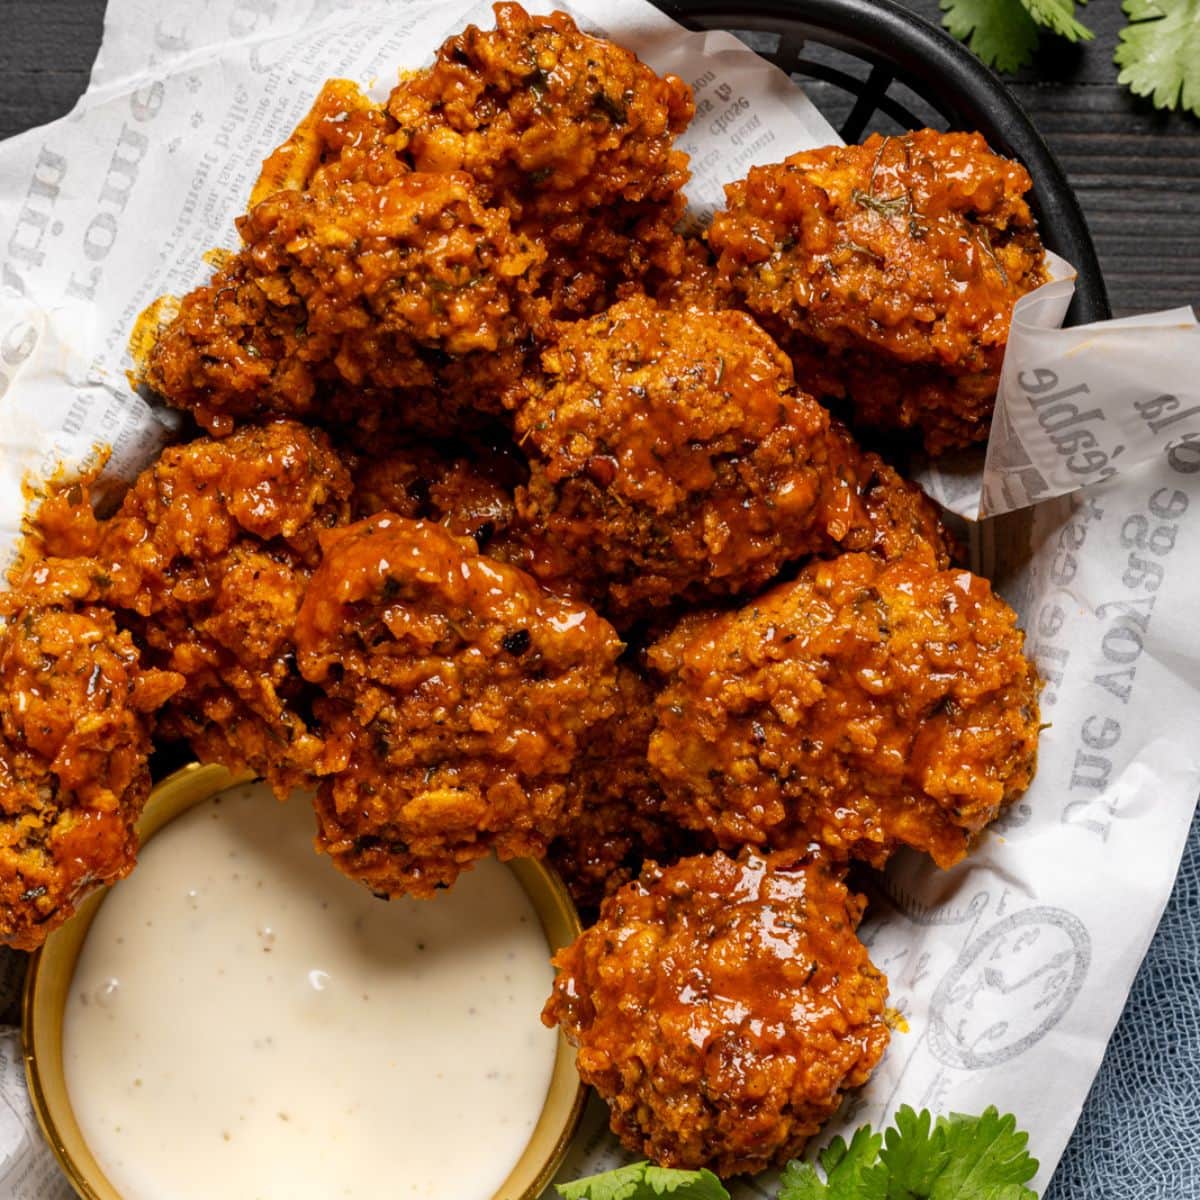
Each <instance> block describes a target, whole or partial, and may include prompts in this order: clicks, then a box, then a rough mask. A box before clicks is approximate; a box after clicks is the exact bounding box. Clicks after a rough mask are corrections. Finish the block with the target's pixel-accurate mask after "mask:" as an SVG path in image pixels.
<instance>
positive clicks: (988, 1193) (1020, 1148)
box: [558, 1105, 1038, 1200]
mask: <svg viewBox="0 0 1200 1200" xmlns="http://www.w3.org/2000/svg"><path fill="white" fill-rule="evenodd" d="M1028 1144H1029V1135H1028V1134H1025V1133H1022V1132H1021V1131H1020V1130H1018V1129H1017V1120H1016V1118H1015V1117H1013V1116H1001V1115H1000V1113H999V1112H998V1111H997V1110H996V1109H995V1108H989V1109H988V1110H987V1111H986V1112H984V1113H983V1114H982V1115H981V1116H978V1117H967V1116H962V1115H961V1114H957V1113H956V1114H954V1115H952V1116H949V1117H938V1118H936V1119H934V1117H933V1116H932V1115H931V1114H930V1113H928V1112H920V1113H918V1112H914V1111H913V1109H911V1108H909V1107H908V1106H907V1105H905V1106H904V1107H903V1108H901V1109H900V1110H899V1111H898V1112H897V1113H896V1118H895V1124H893V1125H892V1126H891V1127H890V1128H889V1129H887V1130H886V1131H885V1132H884V1133H882V1134H879V1133H875V1132H873V1131H872V1129H871V1127H870V1126H869V1125H864V1126H862V1128H860V1129H859V1130H858V1131H857V1132H856V1133H855V1134H854V1136H853V1137H852V1138H851V1139H850V1141H849V1143H847V1142H846V1141H845V1140H844V1139H842V1138H840V1137H838V1138H834V1139H833V1141H832V1142H830V1143H829V1145H828V1146H827V1147H826V1148H825V1149H824V1150H822V1151H821V1153H820V1155H818V1163H819V1168H818V1167H817V1166H813V1165H812V1164H811V1163H807V1162H801V1161H799V1160H798V1159H794V1160H793V1161H792V1162H790V1163H788V1165H787V1167H786V1168H784V1171H783V1174H782V1175H781V1177H780V1180H779V1191H778V1193H777V1195H776V1200H1037V1194H1036V1193H1035V1192H1034V1191H1032V1190H1031V1189H1030V1188H1028V1187H1026V1186H1025V1185H1026V1184H1027V1183H1028V1182H1029V1180H1031V1179H1032V1178H1033V1177H1034V1175H1036V1174H1037V1169H1038V1164H1037V1161H1036V1160H1035V1159H1033V1158H1031V1157H1030V1155H1029V1151H1028ZM558 1194H559V1195H560V1196H561V1197H562V1198H563V1200H659V1197H663V1196H666V1197H670V1200H729V1193H728V1192H727V1191H726V1190H725V1187H724V1186H723V1185H722V1183H721V1182H720V1180H719V1179H717V1177H716V1176H715V1175H713V1174H712V1173H711V1172H710V1171H670V1170H666V1169H665V1168H663V1167H655V1166H653V1165H651V1164H650V1163H644V1162H640V1163H632V1164H631V1165H630V1166H627V1167H619V1168H617V1170H615V1171H605V1172H603V1174H600V1175H591V1176H588V1178H586V1179H578V1180H576V1181H575V1182H574V1183H561V1184H559V1185H558Z"/></svg>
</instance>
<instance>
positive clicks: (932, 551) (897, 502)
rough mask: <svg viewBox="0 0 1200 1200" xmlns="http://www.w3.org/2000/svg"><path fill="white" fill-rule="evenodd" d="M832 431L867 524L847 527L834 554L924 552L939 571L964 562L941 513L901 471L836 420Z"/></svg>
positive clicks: (913, 554)
mask: <svg viewBox="0 0 1200 1200" xmlns="http://www.w3.org/2000/svg"><path fill="white" fill-rule="evenodd" d="M833 432H834V435H835V436H836V437H837V439H838V441H839V442H840V443H841V451H840V453H841V455H842V458H843V460H844V461H845V462H846V463H847V464H849V469H850V470H852V472H853V475H854V478H855V481H856V486H857V494H858V500H859V503H860V504H861V505H862V508H863V511H864V512H865V513H866V518H867V519H866V523H865V524H864V525H861V526H858V527H856V528H855V529H853V530H851V531H850V533H849V534H848V535H847V536H846V538H845V539H844V540H843V541H842V544H841V545H840V546H839V547H837V553H841V552H843V551H852V550H864V551H869V552H870V553H872V554H875V555H877V556H879V557H880V558H882V559H883V560H884V561H885V562H891V561H892V560H893V559H897V558H911V557H921V556H924V557H927V558H928V559H929V561H930V562H932V563H933V564H934V565H935V566H936V567H937V568H938V569H939V570H944V569H945V568H946V567H948V566H950V565H951V564H952V563H962V562H965V558H964V552H963V549H962V547H961V546H960V545H959V544H958V541H957V539H956V538H955V537H954V535H953V534H952V533H951V532H950V530H949V529H947V528H946V526H945V525H944V524H943V523H942V518H941V513H940V512H939V511H938V507H937V505H936V504H934V502H933V501H932V500H930V498H929V497H928V496H927V495H925V493H924V492H923V491H922V490H921V488H920V487H919V486H918V485H917V484H915V483H912V482H911V481H910V480H908V479H905V478H904V477H903V476H901V475H900V474H899V473H898V472H897V471H896V470H895V469H894V468H893V467H891V466H889V465H888V464H887V463H886V462H884V460H883V459H882V458H880V457H879V455H878V454H874V453H870V452H867V451H864V450H863V449H862V448H861V447H860V446H859V445H858V444H857V443H856V442H855V441H854V438H853V437H851V435H850V431H849V430H848V429H847V428H846V427H845V426H844V425H842V424H841V423H840V422H836V421H835V422H834V425H833Z"/></svg>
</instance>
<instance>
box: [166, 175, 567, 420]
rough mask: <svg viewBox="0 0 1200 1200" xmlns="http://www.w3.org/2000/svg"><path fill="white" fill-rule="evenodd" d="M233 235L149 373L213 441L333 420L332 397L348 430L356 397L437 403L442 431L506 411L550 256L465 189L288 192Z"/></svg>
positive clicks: (432, 183) (414, 185) (439, 184)
mask: <svg viewBox="0 0 1200 1200" xmlns="http://www.w3.org/2000/svg"><path fill="white" fill-rule="evenodd" d="M238 228H239V231H240V232H241V235H242V240H243V242H244V246H243V248H242V249H241V250H240V251H239V252H238V253H237V254H235V255H233V256H232V257H231V259H230V260H229V261H228V262H227V263H226V264H225V265H224V266H223V267H222V268H221V269H220V270H219V271H218V272H217V273H216V275H215V276H214V277H213V279H212V280H211V281H210V282H209V283H207V284H205V285H204V286H203V287H200V288H197V289H196V290H195V291H193V292H191V293H190V294H189V295H188V296H186V297H185V298H184V300H183V302H182V304H181V306H180V310H179V312H178V315H176V316H175V317H174V319H173V320H171V322H170V323H169V324H168V325H167V326H166V327H165V328H163V329H162V330H161V331H160V333H159V336H158V339H157V341H156V342H155V344H154V347H153V349H152V350H151V352H150V355H149V358H148V361H147V364H146V369H145V382H147V383H148V384H149V385H150V386H151V387H152V388H154V389H155V390H156V391H157V392H159V393H161V394H162V395H163V396H164V397H165V398H166V399H167V400H168V401H169V402H170V403H171V404H173V405H175V406H176V407H179V408H184V409H188V410H190V411H191V412H192V413H193V414H194V415H195V417H196V419H197V420H198V421H199V422H200V423H201V424H202V425H204V426H205V427H206V428H207V429H209V430H210V431H211V432H213V433H217V434H223V433H227V432H228V431H229V430H230V429H231V428H232V427H233V425H234V423H235V422H236V421H240V420H255V419H260V418H262V417H263V416H264V415H269V414H272V413H277V414H283V415H291V416H298V417H304V418H305V419H308V420H316V421H322V420H327V418H328V416H329V415H332V414H329V413H327V412H326V410H325V404H326V402H327V400H328V396H329V393H330V392H331V391H335V390H337V389H338V388H339V387H340V388H341V404H342V408H341V409H339V410H338V411H337V416H338V418H339V419H340V420H343V421H345V420H348V419H352V418H353V417H354V416H355V412H354V409H353V400H354V398H355V397H356V396H357V395H359V394H360V392H361V391H362V390H363V389H374V390H375V394H373V395H372V396H371V401H372V402H373V403H377V402H378V399H379V393H380V392H382V393H384V394H386V393H389V392H395V393H397V394H398V397H399V402H400V403H403V401H404V397H405V396H406V395H407V394H409V393H415V394H416V395H417V396H418V397H419V396H420V395H421V394H422V393H425V394H427V393H429V392H430V391H438V390H440V392H441V395H440V412H441V414H442V425H443V430H444V429H445V427H446V426H447V425H451V424H452V422H453V419H454V414H455V411H456V408H458V407H462V408H466V409H468V410H470V409H475V408H485V409H486V408H488V407H491V408H493V409H495V410H499V408H500V400H499V395H498V394H496V393H497V392H498V391H503V389H504V387H505V386H508V385H510V384H511V383H512V381H513V379H514V377H515V376H516V375H517V374H519V372H520V370H521V368H522V366H523V364H524V361H525V355H526V349H525V342H526V340H527V338H528V333H529V331H528V326H527V324H526V320H525V318H524V317H523V316H521V315H520V314H519V309H520V307H521V299H522V296H523V295H525V294H526V293H528V292H529V291H530V289H531V288H532V286H533V281H534V279H535V278H536V274H537V271H538V268H539V266H540V264H541V262H542V260H543V259H544V257H545V252H544V250H542V249H541V248H540V247H539V246H537V245H536V244H535V243H533V242H532V241H530V240H529V239H528V238H527V237H525V236H524V235H521V234H517V233H514V232H512V230H511V229H510V228H509V221H508V216H507V214H506V213H505V212H504V211H503V210H501V209H497V208H494V207H491V208H489V207H485V206H484V205H483V203H482V202H481V198H480V195H479V193H478V190H477V189H476V187H475V185H474V183H473V181H472V180H471V178H470V176H468V175H465V174H463V173H462V172H453V173H449V174H444V175H431V174H412V173H410V174H400V175H396V176H394V177H393V178H391V179H388V180H387V181H386V182H384V183H382V184H379V185H376V184H372V183H367V182H354V183H345V184H342V185H341V186H339V187H337V188H336V189H335V190H333V191H332V192H330V193H328V194H322V193H320V192H317V193H308V192H298V191H284V192H279V193H277V194H275V195H273V196H271V197H269V198H268V199H266V200H264V201H262V202H261V203H260V204H258V205H256V206H255V207H254V208H253V209H252V210H251V212H250V213H249V215H247V216H245V217H243V218H241V220H240V221H239V222H238ZM464 359H466V360H470V362H471V363H472V364H474V365H473V367H471V368H470V369H465V368H464V367H463V360H464ZM489 380H490V381H491V382H492V387H491V389H489V387H488V386H486V383H487V382H488V381H489ZM346 407H349V409H350V411H349V412H347V411H343V410H344V409H345V408H346Z"/></svg>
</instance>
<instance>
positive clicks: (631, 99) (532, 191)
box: [387, 4, 694, 315]
mask: <svg viewBox="0 0 1200 1200" xmlns="http://www.w3.org/2000/svg"><path fill="white" fill-rule="evenodd" d="M495 12H496V28H495V29H494V30H482V29H479V28H477V27H476V26H473V25H472V26H470V27H469V28H467V29H466V30H465V31H464V32H463V33H461V34H459V35H458V36H456V37H452V38H450V39H449V40H448V41H447V42H446V44H445V45H444V46H443V47H442V48H441V50H440V51H439V52H438V56H437V59H436V61H435V63H434V65H433V66H432V67H430V68H429V69H428V70H426V71H422V72H418V73H417V74H416V75H414V76H413V77H412V78H410V79H406V80H404V81H403V82H402V83H401V84H400V85H399V86H398V87H397V88H396V89H395V91H393V92H392V94H391V96H390V98H389V99H388V105H387V108H388V112H389V114H390V115H391V116H392V117H393V118H394V119H395V120H396V122H397V123H398V124H399V126H400V128H401V130H402V131H403V132H404V134H405V135H406V136H408V137H409V138H410V140H409V143H408V147H407V153H408V155H409V156H410V158H411V161H412V163H413V165H414V167H415V169H417V170H420V171H448V170H464V171H467V172H469V173H470V174H471V175H472V176H473V177H474V178H475V179H476V180H478V181H479V184H480V186H481V187H482V188H483V189H484V191H485V193H486V194H487V195H488V196H489V198H490V199H491V202H492V203H494V204H497V205H500V206H502V207H504V208H505V209H507V210H508V211H509V212H511V213H512V217H513V223H514V227H515V228H517V229H520V230H521V231H522V232H524V233H526V234H528V235H529V236H531V237H533V238H535V239H536V240H537V241H538V242H539V243H540V244H542V245H544V246H545V248H546V250H547V264H546V269H545V272H544V275H543V278H542V289H543V291H544V292H545V294H547V295H548V296H549V297H550V299H551V301H552V303H553V307H554V309H555V311H556V312H559V313H562V314H564V315H566V314H575V315H584V314H587V313H590V312H594V311H596V310H597V309H598V308H603V307H605V305H606V304H608V303H611V301H612V300H613V299H615V298H616V293H617V292H618V291H620V290H621V289H622V287H624V286H627V285H630V284H632V285H635V286H636V285H639V284H641V283H642V282H643V281H646V280H648V279H650V278H652V277H653V276H654V274H655V272H657V273H658V274H660V275H661V276H663V277H669V276H670V275H671V274H673V273H674V272H676V271H678V270H679V268H680V265H681V263H682V255H683V242H682V239H681V238H680V237H679V236H678V235H677V234H676V233H675V230H674V226H675V225H676V224H677V223H678V221H679V220H680V218H681V217H682V216H683V209H684V200H683V193H682V187H683V185H684V183H685V182H686V181H687V178H688V167H687V155H686V154H684V153H683V152H682V151H679V150H676V149H675V148H674V146H673V143H674V140H675V137H676V136H677V135H678V134H680V133H682V132H683V130H684V129H685V128H686V127H687V125H688V122H689V121H690V120H691V118H692V114H693V112H694V104H693V102H692V94H691V90H690V89H689V88H688V86H687V85H686V84H685V83H684V82H683V81H682V80H680V79H678V78H677V77H676V76H674V75H666V76H658V75H656V74H655V73H654V72H653V71H652V70H651V69H650V68H649V67H647V66H646V65H645V64H644V63H642V62H639V61H638V58H637V56H636V55H634V54H632V53H631V52H630V51H628V50H626V49H624V48H623V47H621V46H617V45H615V44H614V43H613V42H610V41H607V40H606V39H604V38H596V37H590V36H589V35H587V34H585V33H582V32H581V31H580V30H579V29H578V28H577V27H576V25H575V22H574V21H573V20H572V19H571V18H570V17H569V16H567V14H566V13H562V12H556V13H552V14H550V15H549V16H530V15H529V14H528V13H526V12H525V11H524V9H522V8H521V7H520V6H519V5H517V4H498V5H496V7H495Z"/></svg>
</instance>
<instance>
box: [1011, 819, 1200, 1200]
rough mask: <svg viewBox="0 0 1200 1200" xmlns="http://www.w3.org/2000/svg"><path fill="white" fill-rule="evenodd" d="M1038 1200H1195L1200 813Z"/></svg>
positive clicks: (1198, 1183)
mask: <svg viewBox="0 0 1200 1200" xmlns="http://www.w3.org/2000/svg"><path fill="white" fill-rule="evenodd" d="M1029 1082H1030V1086H1031V1087H1036V1086H1037V1080H1035V1079H1031V1080H1030V1081H1029ZM1043 1200H1200V812H1198V813H1197V815H1196V817H1195V818H1193V820H1192V828H1191V834H1190V836H1189V838H1188V845H1187V849H1186V850H1185V851H1184V856H1183V865H1182V866H1181V868H1180V872H1179V879H1178V880H1177V881H1176V884H1175V891H1174V893H1173V894H1172V896H1171V899H1170V902H1169V903H1168V905H1167V910H1166V912H1165V913H1164V914H1163V920H1162V924H1161V925H1160V926H1159V929H1158V933H1157V934H1156V935H1155V937H1154V941H1153V943H1152V944H1151V946H1150V953H1149V954H1148V955H1147V956H1146V961H1145V962H1144V963H1142V968H1141V970H1140V971H1139V972H1138V976H1137V980H1136V981H1135V983H1134V985H1133V992H1132V994H1131V995H1130V997H1129V1003H1128V1005H1127V1006H1126V1008H1125V1012H1124V1013H1123V1014H1122V1016H1121V1020H1120V1022H1119V1024H1118V1025H1117V1028H1116V1032H1115V1033H1114V1034H1113V1038H1112V1041H1111V1042H1110V1043H1109V1046H1108V1052H1107V1054H1106V1055H1105V1057H1104V1064H1103V1066H1102V1067H1101V1068H1100V1073H1099V1075H1098V1076H1097V1077H1096V1082H1095V1083H1094V1084H1093V1086H1092V1090H1091V1094H1090V1095H1089V1096H1088V1098H1087V1103H1086V1104H1085V1105H1084V1107H1083V1115H1082V1116H1081V1117H1080V1120H1079V1125H1078V1127H1077V1128H1076V1130H1075V1134H1074V1136H1073V1137H1072V1138H1071V1141H1070V1144H1069V1145H1068V1146H1067V1152H1066V1154H1065V1156H1064V1157H1063V1160H1062V1163H1061V1164H1060V1166H1059V1168H1058V1171H1057V1172H1056V1173H1055V1175H1054V1178H1053V1180H1052V1181H1051V1184H1050V1187H1049V1188H1048V1189H1047V1191H1046V1194H1045V1196H1044V1197H1043Z"/></svg>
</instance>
